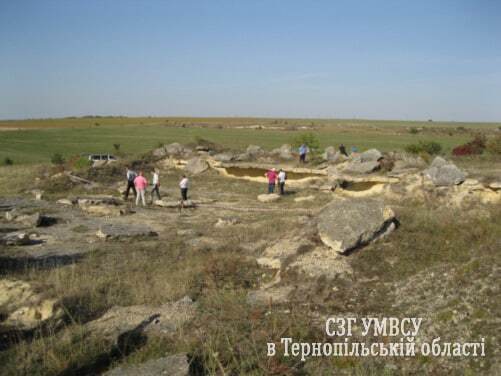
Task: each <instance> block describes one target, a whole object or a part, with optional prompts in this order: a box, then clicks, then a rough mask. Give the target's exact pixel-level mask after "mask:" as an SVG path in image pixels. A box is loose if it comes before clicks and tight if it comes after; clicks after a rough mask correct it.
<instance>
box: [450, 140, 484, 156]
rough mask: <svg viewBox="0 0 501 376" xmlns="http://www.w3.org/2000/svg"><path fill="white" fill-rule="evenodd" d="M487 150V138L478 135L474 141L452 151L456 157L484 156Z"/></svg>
mask: <svg viewBox="0 0 501 376" xmlns="http://www.w3.org/2000/svg"><path fill="white" fill-rule="evenodd" d="M484 149H485V138H484V137H483V136H480V135H477V136H475V138H474V139H473V140H471V141H470V142H467V143H466V144H464V145H459V146H457V147H455V148H454V149H452V154H453V155H455V156H462V155H475V154H482V153H483V152H484Z"/></svg>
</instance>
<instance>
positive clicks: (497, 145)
mask: <svg viewBox="0 0 501 376" xmlns="http://www.w3.org/2000/svg"><path fill="white" fill-rule="evenodd" d="M486 149H487V151H488V152H489V153H491V154H494V155H501V136H495V137H493V138H491V139H490V140H489V141H488V142H487V145H486Z"/></svg>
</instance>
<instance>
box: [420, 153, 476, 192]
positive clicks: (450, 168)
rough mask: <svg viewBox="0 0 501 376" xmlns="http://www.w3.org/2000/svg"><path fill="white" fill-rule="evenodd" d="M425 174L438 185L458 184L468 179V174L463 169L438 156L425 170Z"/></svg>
mask: <svg viewBox="0 0 501 376" xmlns="http://www.w3.org/2000/svg"><path fill="white" fill-rule="evenodd" d="M423 174H424V176H425V177H427V178H429V179H430V180H431V181H432V182H433V184H435V185H436V186H452V185H458V184H461V183H462V182H463V181H464V180H465V179H466V174H465V173H464V172H463V171H461V170H460V169H459V168H458V167H457V166H456V165H455V164H454V163H452V162H447V161H446V160H445V159H443V158H442V157H436V158H435V159H434V160H433V162H432V163H431V165H430V167H429V168H428V169H426V170H425V171H423Z"/></svg>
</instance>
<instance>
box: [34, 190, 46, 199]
mask: <svg viewBox="0 0 501 376" xmlns="http://www.w3.org/2000/svg"><path fill="white" fill-rule="evenodd" d="M31 193H33V196H35V200H37V201H40V200H41V199H42V197H43V193H44V192H43V191H41V190H40V189H34V190H32V191H31Z"/></svg>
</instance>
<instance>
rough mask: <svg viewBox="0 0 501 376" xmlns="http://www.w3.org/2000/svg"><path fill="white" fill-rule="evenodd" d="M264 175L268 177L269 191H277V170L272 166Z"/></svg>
mask: <svg viewBox="0 0 501 376" xmlns="http://www.w3.org/2000/svg"><path fill="white" fill-rule="evenodd" d="M264 176H266V177H267V178H268V193H273V192H275V183H276V180H277V177H278V175H277V170H275V169H274V168H272V169H271V170H268V171H267V172H266V174H264Z"/></svg>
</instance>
